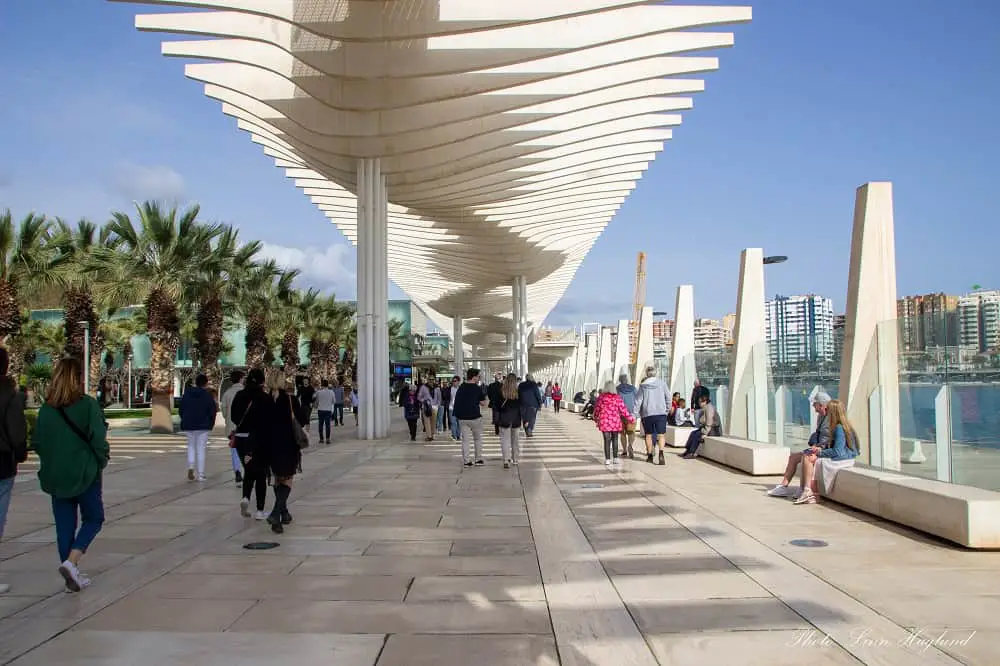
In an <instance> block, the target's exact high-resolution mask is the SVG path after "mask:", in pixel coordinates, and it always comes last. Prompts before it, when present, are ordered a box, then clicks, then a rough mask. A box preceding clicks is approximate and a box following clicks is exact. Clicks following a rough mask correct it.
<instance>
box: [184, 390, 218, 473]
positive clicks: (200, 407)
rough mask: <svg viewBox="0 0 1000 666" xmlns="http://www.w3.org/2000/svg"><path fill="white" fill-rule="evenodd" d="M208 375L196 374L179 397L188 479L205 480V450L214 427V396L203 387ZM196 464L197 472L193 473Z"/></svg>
mask: <svg viewBox="0 0 1000 666" xmlns="http://www.w3.org/2000/svg"><path fill="white" fill-rule="evenodd" d="M206 386H208V377H206V376H205V375H198V376H197V377H195V379H194V386H190V387H188V389H187V390H186V391H184V396H183V397H182V398H181V404H180V408H179V409H178V411H179V412H180V416H181V432H183V433H184V434H186V435H187V454H188V481H194V480H196V479H197V480H198V481H204V480H205V478H206V477H205V451H206V449H207V448H208V435H209V433H210V432H212V428H213V427H215V413H216V411H217V409H216V406H215V398H213V397H212V394H211V393H209V392H208V391H207V390H206V389H205V387H206ZM195 465H197V474H196V473H195Z"/></svg>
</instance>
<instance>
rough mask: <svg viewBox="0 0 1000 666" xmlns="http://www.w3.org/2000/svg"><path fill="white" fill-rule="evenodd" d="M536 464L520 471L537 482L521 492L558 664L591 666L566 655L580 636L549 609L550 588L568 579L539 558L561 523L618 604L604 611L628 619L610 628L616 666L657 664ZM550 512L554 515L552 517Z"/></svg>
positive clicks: (552, 483)
mask: <svg viewBox="0 0 1000 666" xmlns="http://www.w3.org/2000/svg"><path fill="white" fill-rule="evenodd" d="M536 462H537V463H538V465H537V467H536V466H535V465H528V466H524V467H525V472H526V473H534V474H535V475H536V479H535V481H537V485H534V484H530V487H531V488H532V491H531V492H530V493H529V492H528V487H529V486H526V485H525V484H524V482H523V478H522V483H521V489H522V493H523V495H524V500H525V508H526V509H527V511H528V516H529V524H530V525H532V538H533V540H534V542H535V553H536V557H537V559H538V565H539V572H540V573H541V576H542V590H543V592H544V593H545V599H546V606H547V607H548V610H549V620H550V622H551V624H552V632H553V634H554V635H555V639H556V650H557V654H558V656H559V659H560V663H561V664H565V665H566V666H573V665H574V664H579V665H580V666H584V665H585V664H589V663H592V662H589V661H581V659H587V657H586V656H585V655H578V654H574V652H579V650H573V651H570V650H569V649H568V648H570V647H571V646H572V645H573V643H574V639H580V638H584V636H583V632H579V633H573V632H571V631H569V630H568V629H567V628H566V627H564V626H562V624H563V623H561V622H559V621H557V620H556V617H555V614H554V613H553V610H552V605H553V598H552V593H553V592H554V590H553V584H555V585H559V584H561V583H567V582H570V581H569V580H568V578H569V576H565V577H563V578H562V580H558V579H557V580H553V579H552V577H551V576H550V574H549V572H547V569H548V568H549V567H548V566H546V565H545V563H543V557H544V558H545V559H547V555H546V556H543V551H545V550H547V549H548V548H549V544H548V543H547V539H546V535H547V533H548V532H550V531H552V529H553V527H554V526H555V525H557V524H558V523H559V522H565V523H566V525H568V528H567V529H568V531H569V532H571V534H567V535H564V536H570V537H571V538H572V537H574V536H575V537H578V538H580V539H582V543H584V544H586V548H587V549H588V550H589V551H590V552H589V553H585V554H584V555H585V557H586V559H584V560H582V561H581V563H583V564H586V563H589V564H592V565H596V567H597V568H599V569H600V571H601V572H602V573H603V581H598V582H597V583H596V584H597V585H601V584H602V583H603V584H604V585H606V586H607V589H608V590H610V591H611V594H612V595H613V596H614V598H615V599H616V600H617V602H618V605H619V606H620V607H619V608H617V609H608V610H610V611H612V613H613V612H614V611H615V610H617V611H620V613H621V615H620V617H622V618H625V617H627V618H628V622H627V624H624V625H623V624H618V625H615V626H612V627H610V628H612V629H613V631H616V630H621V631H622V633H618V634H617V635H613V639H614V642H615V643H616V648H615V651H616V653H617V654H618V658H619V659H620V661H619V663H628V664H633V665H634V664H650V665H657V664H659V661H658V660H657V659H656V656H655V652H654V650H653V648H652V646H651V645H650V644H649V641H648V639H647V638H646V636H645V634H643V633H642V630H641V629H640V628H639V625H638V623H637V622H636V619H635V616H634V615H633V614H632V612H631V610H630V609H629V608H628V604H626V603H625V601H624V600H623V599H622V598H621V594H620V593H619V592H618V589H617V588H616V587H615V585H614V583H613V582H612V581H611V578H610V577H609V576H608V573H607V570H606V569H605V568H604V563H603V562H602V561H601V558H600V556H599V555H598V554H597V552H596V551H595V550H594V549H593V545H592V544H591V543H590V540H589V539H588V538H587V536H586V534H585V533H584V531H583V529H582V528H581V527H580V524H579V522H578V521H577V519H576V516H575V514H574V513H573V510H572V508H571V507H570V506H569V504H568V503H567V502H566V497H565V495H564V494H563V492H562V489H561V488H559V485H558V484H557V483H556V481H555V479H554V478H553V477H552V475H551V473H550V472H549V469H548V466H547V465H546V463H545V459H544V456H543V455H540V456H539V457H538V458H537V459H536ZM518 476H519V478H520V477H521V470H519V471H518ZM546 493H548V494H549V495H551V498H549V501H548V502H547V501H546V498H545V497H544V495H545V494H546ZM529 496H530V497H529ZM546 505H547V506H548V508H549V511H546V510H545V507H546ZM553 512H554V513H555V514H557V515H555V516H553ZM540 513H541V514H546V518H547V520H544V521H541V520H539V521H536V520H534V519H533V518H532V516H533V515H534V516H535V517H538V516H539V514H540ZM558 514H562V515H558ZM553 517H555V518H556V520H552V518H553ZM536 525H539V526H540V527H541V526H542V525H544V528H542V529H545V533H543V534H542V535H541V537H542V538H537V537H535V527H534V526H536ZM539 546H541V547H539ZM560 561H561V560H557V561H556V562H553V563H552V565H554V566H558V565H559V562H560ZM593 584H594V583H591V585H593ZM559 610H560V611H562V610H565V609H563V608H560V609H559ZM581 610H582V609H581ZM606 622H607V623H608V624H612V625H613V624H614V618H613V616H612V617H608V618H606ZM588 628H589V627H588ZM639 644H641V645H642V648H639V647H638V646H639ZM630 648H631V649H630ZM643 648H644V649H643Z"/></svg>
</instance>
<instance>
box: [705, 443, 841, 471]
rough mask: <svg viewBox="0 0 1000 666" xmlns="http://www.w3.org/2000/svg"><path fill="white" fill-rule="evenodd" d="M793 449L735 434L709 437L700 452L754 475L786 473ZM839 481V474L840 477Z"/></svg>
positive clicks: (716, 460) (706, 456)
mask: <svg viewBox="0 0 1000 666" xmlns="http://www.w3.org/2000/svg"><path fill="white" fill-rule="evenodd" d="M790 454H791V450H790V449H788V448H787V447H784V446H775V445H774V444H768V443H767V442H752V441H749V440H746V439H737V438H735V437H706V438H705V441H704V442H703V443H702V445H701V450H700V451H699V452H698V455H700V456H703V457H705V458H708V459H709V460H713V461H715V462H717V463H721V464H723V465H725V466H727V467H733V468H735V469H738V470H740V471H743V472H746V473H747V474H751V475H753V476H775V475H778V476H780V475H782V474H784V473H785V466H786V465H787V464H788V456H789V455H790ZM837 480H838V481H840V477H837Z"/></svg>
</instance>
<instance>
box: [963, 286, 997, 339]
mask: <svg viewBox="0 0 1000 666" xmlns="http://www.w3.org/2000/svg"><path fill="white" fill-rule="evenodd" d="M958 317H959V344H960V345H961V346H962V347H963V348H964V349H968V350H974V351H977V352H979V353H983V354H997V353H1000V290H997V289H993V290H989V291H976V292H973V293H971V294H967V295H965V296H963V297H961V298H960V299H958Z"/></svg>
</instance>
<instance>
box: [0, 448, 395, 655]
mask: <svg viewBox="0 0 1000 666" xmlns="http://www.w3.org/2000/svg"><path fill="white" fill-rule="evenodd" d="M391 447H392V443H391V441H390V442H385V443H381V442H380V443H374V444H371V445H369V446H366V447H364V448H362V449H360V450H358V451H345V452H344V453H343V454H341V455H342V456H345V457H351V458H353V460H352V461H351V462H348V463H347V464H344V460H343V459H342V457H341V455H337V454H336V453H334V457H333V459H332V460H330V461H329V463H328V464H327V465H326V466H325V467H324V468H322V470H320V471H317V473H315V474H310V475H309V476H308V477H307V478H306V480H304V481H303V482H302V483H300V484H297V487H298V488H299V492H300V496H305V495H308V494H310V493H312V492H315V491H316V490H318V489H319V488H321V487H322V486H323V485H325V484H327V483H330V482H332V481H335V480H336V479H338V478H340V477H342V476H344V475H345V474H347V473H348V472H350V471H351V470H353V469H355V468H357V467H359V466H360V465H362V464H364V463H366V462H369V461H370V460H373V459H375V458H376V457H378V456H379V455H382V454H383V453H385V452H386V451H387V450H388V449H389V448H391ZM322 451H329V449H323V450H321V451H317V453H321V452H322ZM303 486H304V488H303ZM293 503H294V502H293ZM245 529H246V520H245V519H244V518H242V517H240V516H236V515H233V514H225V515H222V516H219V517H216V518H213V519H210V520H209V521H207V522H205V523H202V524H201V525H200V526H198V527H196V528H195V529H193V530H191V531H189V532H187V533H186V534H184V535H182V536H180V537H177V538H176V539H173V540H171V541H170V542H168V543H167V544H165V545H164V546H162V547H161V548H159V549H156V550H153V551H150V552H147V553H144V554H142V555H138V556H136V557H134V558H131V559H129V560H127V561H126V562H125V563H124V564H122V565H119V566H118V567H116V568H115V569H112V570H110V571H108V572H106V573H104V574H102V575H101V576H100V577H99V578H100V579H103V580H100V581H99V582H101V583H108V582H111V583H112V584H111V585H104V586H102V587H97V586H94V587H91V588H89V589H88V590H87V592H86V594H87V597H88V598H87V601H88V603H87V605H86V608H85V609H82V610H80V612H78V613H76V614H75V615H74V616H72V617H66V618H58V619H55V618H47V617H46V616H45V611H47V610H50V609H54V608H55V607H56V606H58V605H59V604H60V603H62V602H63V600H65V599H66V595H65V594H63V593H61V592H60V593H58V594H55V595H52V596H50V597H48V598H46V599H45V600H43V601H40V602H39V603H36V604H33V605H32V606H29V607H28V608H26V609H24V610H22V611H19V612H18V613H16V614H14V615H12V616H10V617H9V618H7V620H14V622H7V621H6V620H5V621H4V622H0V665H2V664H9V663H10V662H12V661H14V660H15V659H18V658H20V657H21V656H23V655H25V654H27V653H29V652H31V651H32V650H34V649H35V648H37V647H39V646H40V645H42V644H44V643H46V642H48V641H50V640H52V639H53V638H55V637H57V636H59V635H61V634H63V633H65V632H66V631H69V630H70V629H72V628H73V627H74V626H76V625H77V624H80V623H81V622H84V621H86V620H87V619H88V618H90V617H91V616H93V615H96V614H97V613H99V612H100V611H102V610H104V609H105V608H107V607H109V606H111V605H112V604H114V603H117V602H118V601H121V600H122V599H124V598H125V597H127V596H128V595H129V594H132V593H133V592H135V591H136V590H138V589H140V588H141V587H144V586H145V585H147V584H149V583H151V582H153V581H154V580H156V579H158V578H161V577H162V576H164V575H166V574H167V573H169V572H170V571H173V570H174V569H176V568H177V567H179V566H181V565H183V564H184V563H185V562H188V561H189V560H190V559H191V558H192V557H196V556H197V555H198V553H199V552H201V551H203V550H204V549H205V547H207V546H211V545H214V544H217V543H221V542H223V541H225V540H227V539H229V538H231V537H233V536H235V535H236V534H239V533H240V532H242V531H244V530H245ZM150 570H152V571H153V573H152V575H150ZM115 578H121V579H123V580H122V581H120V582H117V584H115V582H116V581H114V579H115ZM18 620H38V621H39V624H41V623H42V622H44V621H45V620H49V621H50V622H51V625H52V626H54V627H55V628H54V629H49V628H46V630H45V631H42V632H38V634H37V635H35V636H31V637H29V640H27V641H26V640H24V636H25V634H24V633H20V632H17V631H16V627H17V626H18V625H19V624H20V622H17V621H18ZM4 625H6V626H4ZM35 639H37V640H35ZM26 643H27V644H26Z"/></svg>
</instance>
